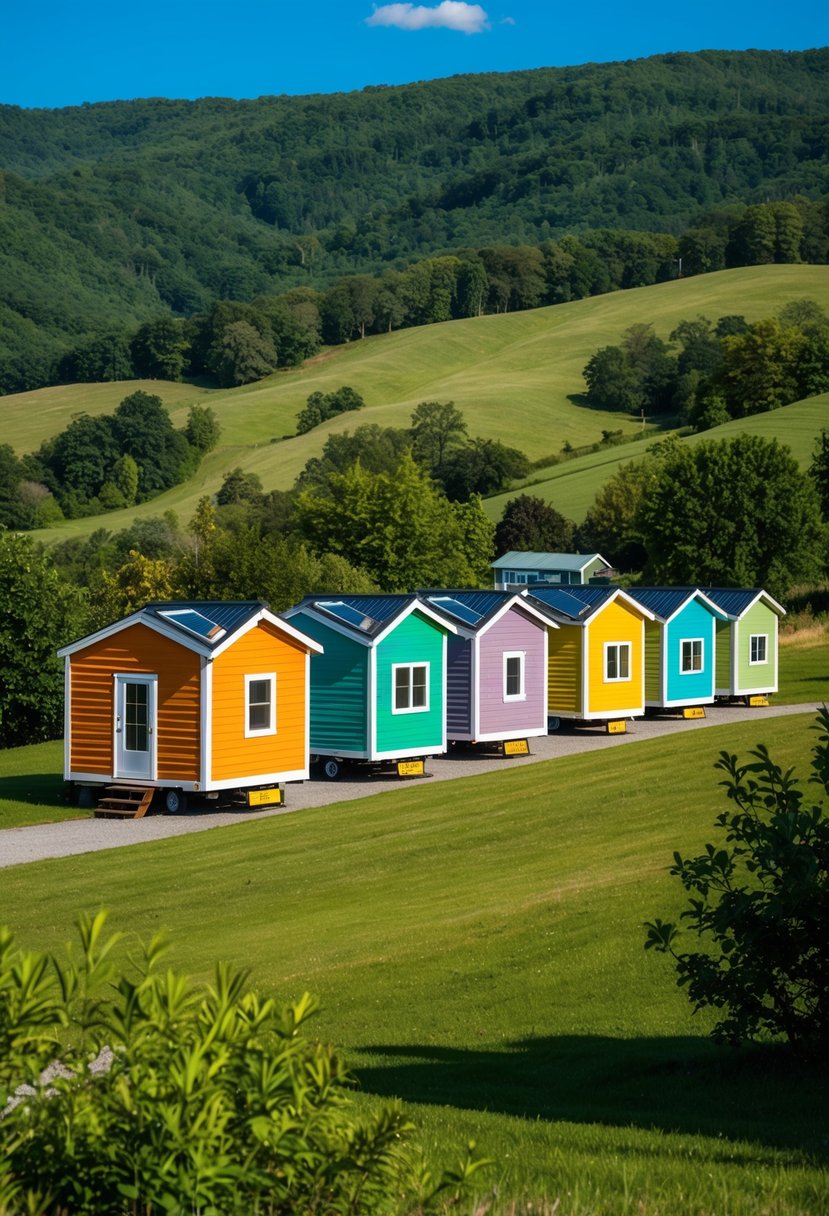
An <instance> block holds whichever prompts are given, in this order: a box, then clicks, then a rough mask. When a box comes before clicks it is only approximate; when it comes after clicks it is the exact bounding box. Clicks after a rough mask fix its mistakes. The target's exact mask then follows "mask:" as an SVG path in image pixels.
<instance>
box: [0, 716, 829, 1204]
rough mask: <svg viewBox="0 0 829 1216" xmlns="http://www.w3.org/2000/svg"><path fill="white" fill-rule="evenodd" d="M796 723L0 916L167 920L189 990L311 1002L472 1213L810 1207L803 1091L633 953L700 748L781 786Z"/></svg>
mask: <svg viewBox="0 0 829 1216" xmlns="http://www.w3.org/2000/svg"><path fill="white" fill-rule="evenodd" d="M810 721H811V719H810V717H809V716H808V715H807V716H803V717H801V716H796V717H792V718H789V719H762V718H759V717H758V719H757V720H753V721H751V722H746V723H739V724H737V723H735V724H734V725H733V726H730V727H723V728H711V729H710V730H706V731H701V732H696V733H693V734H691V733H687V734H684V735H679V734H677V735H675V736H672V737H670V738H667V739H660V740H654V741H650V742H643V743H641V744H640V743H637V744H635V745H633V746H631V747H626V748H622V749H620V750H619V751H617V752H616V753H615V754H614V757H613V764H612V770H613V775H612V780H610V781H609V780H608V766H607V765H605V764H600V765H597V764H596V759H595V755H591V754H590V753H587V754H586V755H583V756H573V757H567V758H564V757H563V758H561V759H559V760H555V761H551V762H547V763H542V764H538V765H533V766H530V767H529V768H521V769H512V770H506V771H502V772H499V773H495V774H491V775H485V776H481V777H473V778H469V779H465V780H462V781H458V782H456V783H455V784H454V785H453V788H452V798H451V799H447V798H446V790H445V788H444V787H442V786H432V785H430V784H429V783H428V782H421V783H417V784H414V785H409V786H406V787H405V788H396V789H395V790H393V791H389V792H387V793H381V794H378V795H377V796H375V797H372V798H368V799H364V800H360V801H356V802H352V803H349V804H347V806H346V807H340V808H339V809H338V808H337V807H336V806H331V807H326V808H322V809H319V810H309V811H303V812H302V813H301V814H295V815H286V816H281V817H277V818H272V819H268V820H262V821H259V822H256V821H254V822H248V823H244V824H239V825H237V826H235V827H232V828H221V829H215V830H212V831H209V832H204V833H199V834H197V835H194V836H190V837H182V838H178V839H172V840H166V841H161V842H158V843H156V844H148V845H143V846H142V845H137V846H135V847H132V848H129V849H122V850H113V851H111V852H109V853H99V854H92V855H88V856H85V857H77V858H70V859H66V860H63V861H50V862H47V863H43V864H31V865H24V866H18V867H15V868H13V869H9V870H6V871H4V873H3V881H2V884H0V923H8V924H11V925H12V926H13V927H14V928H15V931H16V934H17V936H18V938H19V940H20V941H21V942H23V943H26V944H29V945H33V946H40V947H45V948H49V949H55V948H56V947H57V946H58V945H59V944H60V943H61V942H63V941H64V940H66V938H67V937H68V936H69V928H68V927H69V925H70V923H71V921H72V920H73V918H74V917H75V916H77V914H78V913H79V912H80V911H81V910H83V909H97V908H98V907H100V906H104V907H107V908H109V909H111V913H112V918H111V927H112V928H113V929H122V930H126V931H127V933H128V935H129V944H128V945H127V948H129V947H130V945H131V943H132V936H131V935H132V934H134V933H139V934H141V935H142V936H145V937H146V936H149V935H150V934H151V933H154V932H155V931H156V930H158V929H159V928H161V927H166V928H167V929H169V930H170V932H171V935H172V941H173V954H172V960H173V961H174V963H175V964H177V965H179V966H182V967H183V968H186V969H188V970H190V971H192V972H194V973H196V974H198V975H200V976H204V977H205V978H206V977H208V976H209V975H210V973H211V970H212V965H213V962H214V960H215V959H217V958H225V959H228V960H230V961H232V962H235V963H237V964H244V965H245V966H248V967H250V969H251V972H252V978H253V981H254V982H255V983H256V984H258V985H260V986H262V987H264V988H265V989H266V990H267V991H269V992H273V993H275V994H277V995H278V996H280V997H282V998H288V997H291V996H295V995H298V994H300V993H301V992H302V991H303V990H304V989H305V988H308V989H310V990H311V991H313V992H314V993H316V994H317V995H319V996H320V997H321V999H322V1001H323V1006H324V1008H323V1012H322V1015H321V1017H320V1019H319V1020H318V1022H317V1024H316V1033H317V1034H318V1035H320V1037H322V1038H323V1039H330V1040H331V1041H333V1042H336V1043H338V1044H340V1045H342V1046H343V1047H344V1048H345V1049H346V1050H347V1053H348V1056H349V1059H350V1061H351V1062H352V1064H353V1066H354V1069H355V1071H356V1074H357V1077H358V1079H359V1082H360V1085H361V1090H362V1097H361V1099H360V1100H361V1101H362V1102H364V1103H372V1102H374V1101H375V1100H376V1096H388V1095H392V1094H394V1095H399V1096H400V1097H402V1098H403V1099H404V1101H405V1102H406V1105H407V1108H408V1109H409V1110H410V1111H411V1112H412V1114H413V1116H414V1119H415V1121H416V1123H417V1124H418V1125H419V1127H420V1128H421V1129H422V1131H421V1134H422V1137H423V1139H424V1141H425V1143H426V1145H427V1148H428V1150H429V1151H430V1153H432V1154H433V1156H434V1157H435V1158H437V1160H438V1161H439V1162H441V1163H446V1162H448V1161H451V1160H453V1159H454V1158H455V1156H456V1155H457V1153H458V1151H459V1150H460V1149H461V1148H462V1146H463V1145H464V1143H465V1141H466V1140H467V1139H468V1138H469V1137H474V1138H475V1139H476V1141H477V1144H478V1148H479V1151H481V1152H483V1153H484V1154H486V1155H488V1156H491V1157H493V1158H494V1160H495V1165H494V1167H493V1170H492V1172H491V1173H490V1175H489V1177H488V1178H487V1180H486V1185H487V1187H492V1188H497V1194H498V1197H499V1198H498V1200H497V1203H496V1209H495V1210H496V1211H499V1212H500V1211H505V1212H506V1211H510V1210H511V1209H510V1208H509V1206H508V1205H509V1201H510V1200H511V1198H512V1197H515V1196H519V1195H529V1196H531V1197H533V1198H534V1199H539V1198H541V1197H542V1196H543V1197H546V1198H547V1199H548V1200H549V1201H550V1202H551V1203H552V1202H553V1201H554V1200H555V1199H556V1198H557V1197H559V1196H560V1197H561V1201H562V1206H561V1209H560V1210H561V1212H562V1213H565V1212H566V1213H567V1214H568V1216H587V1214H588V1213H590V1214H591V1216H593V1214H595V1213H598V1212H601V1213H605V1214H606V1216H616V1214H618V1216H622V1214H625V1216H630V1214H632V1213H638V1214H639V1216H656V1214H657V1213H660V1214H664V1213H667V1212H670V1213H672V1216H692V1214H693V1216H698V1214H699V1213H702V1212H726V1211H727V1212H729V1213H730V1214H731V1216H749V1214H752V1216H756V1213H758V1212H765V1213H768V1214H769V1216H771V1214H774V1216H795V1214H801V1216H802V1214H804V1213H814V1214H815V1216H817V1213H819V1212H822V1211H826V1210H827V1205H829V1192H827V1177H826V1174H825V1171H823V1169H822V1165H823V1163H824V1161H825V1157H826V1145H827V1139H826V1137H827V1133H828V1132H829V1128H827V1123H826V1104H825V1102H824V1101H823V1096H822V1095H823V1093H824V1083H825V1077H824V1076H823V1074H822V1073H821V1072H820V1070H809V1069H806V1068H805V1067H799V1066H798V1065H797V1064H796V1063H795V1062H793V1061H792V1060H789V1059H782V1058H780V1057H779V1056H778V1055H777V1053H776V1052H775V1051H774V1050H766V1051H762V1050H758V1051H757V1052H754V1053H751V1052H742V1053H740V1054H738V1055H735V1054H734V1053H733V1052H731V1051H727V1050H724V1049H716V1048H714V1047H713V1046H712V1045H711V1044H710V1043H709V1042H708V1041H707V1040H706V1038H705V1035H706V1031H707V1029H708V1027H709V1025H710V1019H708V1018H707V1017H704V1016H703V1017H696V1018H694V1017H692V1015H691V1012H690V1007H689V1005H688V1003H687V1000H686V999H685V997H684V995H683V994H682V993H680V992H679V991H678V990H677V988H676V985H675V983H674V979H673V975H672V972H671V969H670V967H669V965H668V964H667V962H666V961H665V960H662V959H658V958H654V957H652V956H650V955H648V954H646V953H645V952H644V950H643V948H642V942H643V929H642V922H643V921H644V920H646V919H649V918H652V917H653V916H654V915H662V916H665V917H671V916H674V915H675V914H676V912H677V911H678V910H679V908H680V907H681V906H682V904H683V900H682V895H681V891H680V890H679V889H678V884H677V882H676V880H675V879H672V878H670V877H669V875H668V873H667V870H668V866H669V865H670V862H671V855H672V852H673V850H674V849H680V850H682V851H685V852H690V851H698V850H700V849H701V848H702V846H703V844H704V842H705V841H706V840H708V839H711V838H712V824H713V820H714V816H715V815H716V813H717V812H718V811H719V809H721V806H722V802H723V795H722V791H721V790H719V789H718V787H717V780H718V774H717V773H715V772H714V770H713V768H712V764H713V761H714V759H715V758H716V755H717V752H718V751H719V749H720V748H725V747H727V748H728V749H729V750H733V751H737V752H739V753H740V754H741V755H745V753H746V750H747V749H748V748H749V747H751V746H754V745H755V744H756V743H757V742H758V741H759V740H760V739H762V740H763V741H764V742H766V743H767V744H768V745H769V746H770V748H771V750H772V754H773V755H774V756H775V758H777V759H778V760H779V761H780V762H781V763H784V764H786V765H788V764H796V765H797V766H798V767H799V768H800V771H801V773H802V774H803V775H804V776H805V770H806V762H807V760H808V755H809V749H810V747H811V745H812V743H813V736H812V735H811V733H810V732H809V730H808V729H807V727H808V725H809V724H810ZM565 791H566V796H562V795H563V792H565ZM139 834H140V833H139ZM522 1210H523V1209H522ZM533 1210H538V1208H534V1209H533Z"/></svg>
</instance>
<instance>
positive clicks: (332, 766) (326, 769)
mask: <svg viewBox="0 0 829 1216" xmlns="http://www.w3.org/2000/svg"><path fill="white" fill-rule="evenodd" d="M321 768H322V775H323V777H324V778H325V779H326V781H336V780H337V778H338V777H339V776H340V774H341V773H342V771H343V766H342V763H341V762H340V761H339V760H335V759H334V757H333V756H326V758H325V759H324V760H323V761H322V765H321Z"/></svg>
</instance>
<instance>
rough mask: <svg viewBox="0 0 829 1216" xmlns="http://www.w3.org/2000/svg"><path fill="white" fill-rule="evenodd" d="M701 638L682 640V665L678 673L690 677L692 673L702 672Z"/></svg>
mask: <svg viewBox="0 0 829 1216" xmlns="http://www.w3.org/2000/svg"><path fill="white" fill-rule="evenodd" d="M702 641H703V639H702V638H683V639H682V664H681V666H680V671H681V672H682V674H683V675H690V674H691V673H692V672H694V671H702Z"/></svg>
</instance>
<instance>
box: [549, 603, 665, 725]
mask: <svg viewBox="0 0 829 1216" xmlns="http://www.w3.org/2000/svg"><path fill="white" fill-rule="evenodd" d="M526 594H527V596H528V597H529V599H530V600H531V602H533V603H535V605H536V606H537V607H538V608H540V609H542V611H546V612H547V613H548V614H549V615H550V618H551V620H552V621H553V622H554V623H555V624H556V625H557V626H558V628H557V629H551V630H550V633H549V638H548V644H549V657H548V673H547V712H548V714H549V715H550V716H551V717H560V718H574V719H576V720H577V721H585V722H586V721H612V720H616V719H623V718H635V717H641V716H642V715H643V714H644V712H645V621H647V620H653V614H652V613H651V612H650V611H649V610H648V609H647V608H644V607H643V606H642V605H641V604H637V603H636V602H635V601H634V600H633V599H631V597H630V596H629V595H627V594H626V593H625V592H624V591H622V590H621V589H620V588H618V587H597V586H569V587H567V588H559V587H544V586H539V587H533V588H531V589H530V590H528V591H527V593H526Z"/></svg>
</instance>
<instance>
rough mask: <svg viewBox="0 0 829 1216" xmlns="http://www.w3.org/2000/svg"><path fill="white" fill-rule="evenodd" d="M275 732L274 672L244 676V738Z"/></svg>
mask: <svg viewBox="0 0 829 1216" xmlns="http://www.w3.org/2000/svg"><path fill="white" fill-rule="evenodd" d="M275 734H276V674H275V672H272V671H270V672H265V673H264V674H260V675H255V676H245V738H246V739H253V738H256V737H257V736H259V735H275Z"/></svg>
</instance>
